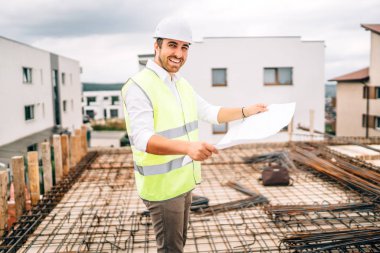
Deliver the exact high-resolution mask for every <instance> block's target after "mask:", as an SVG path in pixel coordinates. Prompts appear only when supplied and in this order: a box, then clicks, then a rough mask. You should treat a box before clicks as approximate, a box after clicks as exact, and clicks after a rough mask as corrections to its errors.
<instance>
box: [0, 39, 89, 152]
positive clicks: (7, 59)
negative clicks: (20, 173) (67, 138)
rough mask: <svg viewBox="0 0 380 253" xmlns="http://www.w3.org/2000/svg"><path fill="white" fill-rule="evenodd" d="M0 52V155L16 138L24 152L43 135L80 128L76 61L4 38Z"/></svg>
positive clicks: (34, 144)
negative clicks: (2, 148) (3, 148)
mask: <svg viewBox="0 0 380 253" xmlns="http://www.w3.org/2000/svg"><path fill="white" fill-rule="evenodd" d="M0 55H1V57H0V89H1V92H0V116H1V119H2V124H0V159H1V147H3V146H4V145H7V144H10V143H13V142H16V141H18V142H19V143H23V144H22V145H19V146H18V149H20V150H17V151H19V152H23V151H26V150H27V149H28V147H29V149H35V147H36V143H39V142H40V141H43V140H44V139H45V138H46V134H51V133H54V132H57V131H62V130H63V129H67V130H70V131H71V130H73V129H74V128H78V127H80V125H81V124H82V115H81V85H80V66H79V62H78V61H76V60H73V59H69V58H66V57H64V56H60V55H56V54H53V53H50V52H48V51H45V50H42V49H38V48H35V47H32V46H29V45H27V44H23V43H20V42H17V41H13V40H11V39H8V38H4V37H0ZM30 136H32V138H29V139H28V138H27V137H30ZM24 138H26V139H24ZM23 139H24V140H23ZM25 145H26V147H25ZM33 147H34V148H33Z"/></svg>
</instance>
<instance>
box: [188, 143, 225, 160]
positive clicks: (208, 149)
mask: <svg viewBox="0 0 380 253" xmlns="http://www.w3.org/2000/svg"><path fill="white" fill-rule="evenodd" d="M213 153H215V154H218V150H217V149H216V148H215V147H214V146H213V145H211V144H208V143H207V142H200V141H197V142H190V144H189V146H188V150H187V155H188V156H190V157H191V159H193V160H195V161H204V160H206V159H207V158H209V157H210V156H211V155H212V154H213Z"/></svg>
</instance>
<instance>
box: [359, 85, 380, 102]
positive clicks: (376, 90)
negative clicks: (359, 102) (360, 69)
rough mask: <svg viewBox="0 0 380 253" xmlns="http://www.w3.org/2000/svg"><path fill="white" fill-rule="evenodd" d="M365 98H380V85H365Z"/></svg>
mask: <svg viewBox="0 0 380 253" xmlns="http://www.w3.org/2000/svg"><path fill="white" fill-rule="evenodd" d="M363 98H369V99H380V87H376V86H367V85H365V86H363Z"/></svg>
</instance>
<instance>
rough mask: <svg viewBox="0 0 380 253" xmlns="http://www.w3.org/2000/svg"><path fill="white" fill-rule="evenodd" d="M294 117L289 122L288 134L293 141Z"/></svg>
mask: <svg viewBox="0 0 380 253" xmlns="http://www.w3.org/2000/svg"><path fill="white" fill-rule="evenodd" d="M293 119H294V118H293V117H292V119H291V120H290V122H289V125H288V136H289V141H292V137H293Z"/></svg>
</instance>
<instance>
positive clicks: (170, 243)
mask: <svg viewBox="0 0 380 253" xmlns="http://www.w3.org/2000/svg"><path fill="white" fill-rule="evenodd" d="M144 204H145V205H146V207H147V208H148V210H149V211H150V217H151V219H152V223H153V229H154V233H155V235H156V242H157V252H158V253H172V252H173V253H180V252H183V247H184V246H185V243H186V236H187V226H188V223H189V212H190V206H191V191H190V192H187V193H185V194H182V195H180V196H178V197H175V198H172V199H168V200H164V201H147V200H144Z"/></svg>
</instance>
